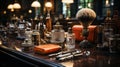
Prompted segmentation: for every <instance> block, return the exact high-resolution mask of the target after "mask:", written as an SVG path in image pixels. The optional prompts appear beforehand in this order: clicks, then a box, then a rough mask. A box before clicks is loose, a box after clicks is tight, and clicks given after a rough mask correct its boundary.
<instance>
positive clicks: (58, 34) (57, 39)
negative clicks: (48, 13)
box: [51, 22, 65, 43]
mask: <svg viewBox="0 0 120 67" xmlns="http://www.w3.org/2000/svg"><path fill="white" fill-rule="evenodd" d="M53 27H54V29H53V30H52V31H51V43H63V42H64V40H65V31H64V30H63V29H62V25H60V24H59V22H57V23H56V25H54V26H53Z"/></svg>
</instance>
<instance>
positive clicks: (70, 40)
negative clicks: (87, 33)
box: [66, 27, 75, 50]
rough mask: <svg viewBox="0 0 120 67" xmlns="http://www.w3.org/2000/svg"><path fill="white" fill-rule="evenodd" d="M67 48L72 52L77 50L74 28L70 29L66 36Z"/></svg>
mask: <svg viewBox="0 0 120 67" xmlns="http://www.w3.org/2000/svg"><path fill="white" fill-rule="evenodd" d="M66 48H67V49H68V50H72V49H74V48H75V34H74V33H73V32H72V28H71V27H69V28H68V32H67V34H66Z"/></svg>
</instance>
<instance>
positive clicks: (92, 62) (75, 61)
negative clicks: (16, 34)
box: [1, 39, 120, 67]
mask: <svg viewBox="0 0 120 67" xmlns="http://www.w3.org/2000/svg"><path fill="white" fill-rule="evenodd" d="M22 42H23V41H22V40H17V39H10V40H9V42H8V43H7V44H6V45H1V47H2V48H5V47H7V48H5V49H9V50H12V51H17V53H23V54H25V55H24V56H26V57H27V56H28V57H29V56H32V57H35V58H38V59H39V58H42V59H44V60H46V61H49V62H53V63H55V64H60V65H63V66H65V67H120V54H119V53H109V51H108V48H101V49H98V48H96V46H93V47H91V48H87V49H86V50H88V51H90V55H88V56H86V55H85V56H84V55H83V56H80V57H77V58H72V59H68V60H64V61H58V60H56V59H55V57H49V56H48V55H49V54H47V55H41V54H37V53H35V52H34V51H30V52H24V51H22V49H23V48H22V47H21V43H22ZM93 45H94V44H93ZM3 46H5V47H3ZM76 49H78V50H81V51H84V50H85V49H82V48H80V47H79V46H78V44H76Z"/></svg>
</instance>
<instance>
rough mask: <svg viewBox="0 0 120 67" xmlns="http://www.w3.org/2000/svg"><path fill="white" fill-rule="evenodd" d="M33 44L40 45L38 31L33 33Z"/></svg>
mask: <svg viewBox="0 0 120 67" xmlns="http://www.w3.org/2000/svg"><path fill="white" fill-rule="evenodd" d="M32 42H33V44H34V45H40V33H39V32H38V31H37V30H34V31H33V33H32Z"/></svg>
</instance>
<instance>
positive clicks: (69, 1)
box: [62, 0, 74, 3]
mask: <svg viewBox="0 0 120 67" xmlns="http://www.w3.org/2000/svg"><path fill="white" fill-rule="evenodd" d="M62 2H63V3H73V2H74V1H73V0H62Z"/></svg>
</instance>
